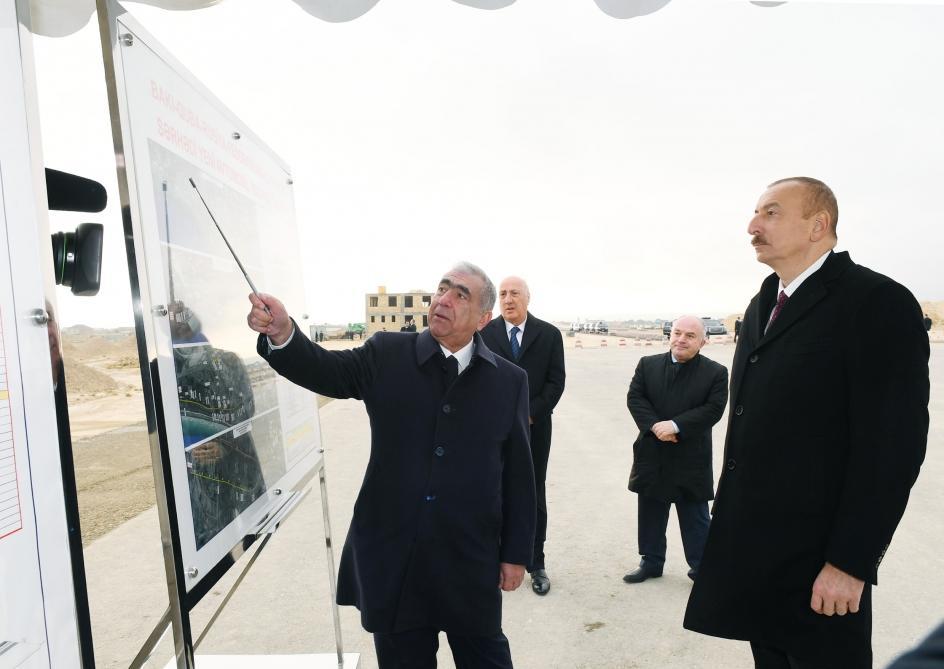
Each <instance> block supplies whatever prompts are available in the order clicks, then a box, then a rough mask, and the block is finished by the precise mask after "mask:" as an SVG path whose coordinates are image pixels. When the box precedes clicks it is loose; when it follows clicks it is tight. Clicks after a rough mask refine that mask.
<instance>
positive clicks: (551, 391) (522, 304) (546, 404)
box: [482, 276, 566, 595]
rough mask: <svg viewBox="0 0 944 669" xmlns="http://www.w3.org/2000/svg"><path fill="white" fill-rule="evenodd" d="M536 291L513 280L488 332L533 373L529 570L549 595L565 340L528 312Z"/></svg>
mask: <svg viewBox="0 0 944 669" xmlns="http://www.w3.org/2000/svg"><path fill="white" fill-rule="evenodd" d="M530 301H531V291H530V289H529V288H528V284H527V283H525V281H524V279H521V278H519V277H516V276H510V277H508V278H506V279H504V280H503V281H502V282H501V284H500V285H499V288H498V306H499V308H500V309H501V315H500V316H498V317H496V318H494V319H493V320H492V322H491V323H489V324H488V325H486V326H485V328H484V329H483V330H482V339H484V340H485V343H486V344H487V345H488V347H489V348H490V349H492V350H493V351H495V352H496V353H497V354H498V355H500V356H502V357H503V358H505V359H506V360H510V361H511V362H513V363H515V364H516V365H518V366H519V367H521V368H522V369H524V371H526V372H527V373H528V388H529V396H530V397H529V400H530V409H529V416H530V418H529V422H530V424H531V459H532V462H533V464H534V483H535V486H536V488H537V513H538V515H537V531H536V532H535V535H534V557H533V558H532V560H531V563H530V564H529V565H528V573H530V574H531V589H532V590H533V591H534V593H535V594H538V595H546V594H547V593H548V591H550V589H551V579H550V577H549V576H548V575H547V569H546V566H545V564H544V542H545V541H546V540H547V494H546V492H545V479H546V478H547V463H548V459H549V456H550V453H551V413H552V412H553V411H554V407H556V406H557V403H558V402H559V401H560V398H561V395H563V394H564V379H565V376H566V374H565V372H564V338H563V337H562V336H561V333H560V330H558V329H557V328H556V327H555V326H553V325H551V324H550V323H548V322H546V321H542V320H541V319H539V318H537V317H535V316H534V315H532V314H531V312H529V311H528V304H529V303H530Z"/></svg>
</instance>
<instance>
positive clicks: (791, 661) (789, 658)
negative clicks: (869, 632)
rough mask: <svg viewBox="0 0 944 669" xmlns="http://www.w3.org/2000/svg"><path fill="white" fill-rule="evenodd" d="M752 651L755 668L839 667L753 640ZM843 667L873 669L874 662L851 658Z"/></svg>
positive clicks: (817, 668)
mask: <svg viewBox="0 0 944 669" xmlns="http://www.w3.org/2000/svg"><path fill="white" fill-rule="evenodd" d="M751 652H752V653H753V654H754V669H839V668H838V667H836V666H834V664H833V663H829V664H823V663H822V662H810V661H807V660H800V659H798V658H796V657H794V656H793V655H790V654H789V653H787V652H785V651H782V650H779V649H777V648H774V647H773V646H767V645H765V644H760V643H755V642H754V641H751ZM842 669H872V662H871V661H868V662H865V663H864V664H863V663H861V662H858V663H857V662H854V661H853V660H852V659H851V658H849V659H847V660H844V661H843V664H842Z"/></svg>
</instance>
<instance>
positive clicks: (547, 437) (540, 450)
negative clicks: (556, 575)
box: [528, 416, 551, 571]
mask: <svg viewBox="0 0 944 669" xmlns="http://www.w3.org/2000/svg"><path fill="white" fill-rule="evenodd" d="M550 455H551V417H550V416H545V417H544V418H539V419H537V420H536V421H534V424H533V425H532V426H531V460H532V462H533V463H534V492H535V499H536V501H537V512H538V513H537V524H536V526H535V528H534V554H533V556H532V558H531V564H529V565H528V571H534V570H535V569H544V542H545V540H547V495H546V494H545V492H544V479H546V478H547V461H548V459H549V458H550Z"/></svg>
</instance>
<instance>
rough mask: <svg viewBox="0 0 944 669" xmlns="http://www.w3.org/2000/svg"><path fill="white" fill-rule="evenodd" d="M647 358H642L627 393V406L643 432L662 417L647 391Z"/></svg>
mask: <svg viewBox="0 0 944 669" xmlns="http://www.w3.org/2000/svg"><path fill="white" fill-rule="evenodd" d="M645 362H646V360H645V358H643V359H641V360H640V361H639V363H638V364H637V365H636V372H635V374H633V380H632V381H630V383H629V392H628V393H626V406H627V407H629V413H630V414H631V415H632V417H633V420H634V421H636V427H638V428H639V431H640V432H642V433H645V432H648V431H649V430H651V429H652V426H653V425H655V424H656V423H658V422H659V421H660V420H662V419H661V418H659V415H658V414H657V413H656V410H655V407H653V406H652V402H650V401H649V395H648V393H647V392H646V370H645V369H643V367H645Z"/></svg>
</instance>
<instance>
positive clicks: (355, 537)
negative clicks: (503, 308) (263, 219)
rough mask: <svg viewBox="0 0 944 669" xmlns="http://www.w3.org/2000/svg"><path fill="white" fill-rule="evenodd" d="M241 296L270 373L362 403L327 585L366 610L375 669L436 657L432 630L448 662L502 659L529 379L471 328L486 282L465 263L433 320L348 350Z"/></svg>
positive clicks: (530, 488) (489, 303)
mask: <svg viewBox="0 0 944 669" xmlns="http://www.w3.org/2000/svg"><path fill="white" fill-rule="evenodd" d="M249 299H250V301H251V302H252V310H251V311H250V313H249V316H248V319H247V320H248V323H249V326H250V327H251V328H252V329H253V330H255V331H256V332H259V333H260V337H259V341H258V351H259V354H260V355H261V356H262V357H263V358H265V359H266V360H267V361H268V362H269V364H270V365H271V366H272V367H273V368H274V369H275V370H276V371H277V372H278V373H279V374H281V375H283V376H284V377H286V378H287V379H289V380H290V381H293V382H295V383H298V384H299V385H301V386H304V387H305V388H308V389H309V390H312V391H314V392H317V393H319V394H322V395H325V396H328V397H335V398H356V399H363V400H364V404H365V405H366V407H367V413H368V415H369V417H370V424H371V428H372V432H371V450H370V460H369V462H368V464H367V473H366V475H365V477H364V482H363V484H362V486H361V491H360V494H359V495H358V498H357V502H356V504H355V506H354V517H353V519H352V521H351V528H350V530H349V532H348V535H347V540H346V541H345V543H344V550H343V551H342V553H341V565H340V570H339V573H338V595H337V597H338V603H339V604H349V605H354V606H356V607H357V608H358V609H360V612H361V623H362V624H363V626H364V629H366V630H367V631H368V632H372V633H373V635H374V645H375V647H376V649H377V659H378V662H379V665H380V667H381V669H387V668H391V667H435V666H436V650H437V648H438V646H439V641H438V635H439V632H440V631H443V632H446V634H447V636H448V639H449V645H450V647H451V648H452V654H453V657H454V658H455V664H456V666H457V667H496V668H497V667H502V668H508V669H510V668H511V666H512V662H511V651H510V649H509V646H508V639H507V638H506V637H505V635H504V634H503V633H502V630H501V604H502V598H501V591H502V590H505V591H511V590H515V589H516V588H517V587H518V586H519V585H520V584H521V582H522V580H523V578H524V571H525V565H527V564H530V562H531V550H532V547H533V544H534V473H533V471H532V468H531V453H530V450H529V449H528V380H527V375H526V374H525V373H524V372H523V371H522V370H520V369H518V368H517V367H515V366H514V365H512V364H510V363H509V362H507V361H506V360H503V359H502V358H501V357H499V356H496V355H495V354H494V353H492V351H491V350H489V348H488V347H487V346H486V345H485V342H484V341H483V340H482V337H481V336H479V334H478V332H477V331H478V330H479V329H481V328H482V327H484V326H485V325H486V323H488V321H489V318H490V317H491V312H492V307H493V306H494V304H495V286H494V284H492V282H491V281H490V280H489V279H488V277H487V276H486V275H485V273H484V272H483V271H482V270H481V269H479V268H478V267H476V266H475V265H471V264H468V263H460V264H459V265H456V266H455V267H454V268H453V269H451V270H450V271H448V272H447V273H446V274H445V275H444V276H443V277H442V279H440V281H439V286H438V288H437V290H436V293H435V295H434V296H433V299H432V302H431V304H430V307H429V328H428V329H426V330H424V331H423V332H421V333H410V334H409V335H408V336H404V335H403V334H401V333H399V332H397V333H382V332H378V333H376V334H375V335H374V336H373V337H371V338H370V339H369V340H368V341H367V343H366V344H364V345H363V346H359V347H357V348H355V349H352V350H345V351H325V350H324V349H322V348H321V347H320V346H317V345H315V344H312V343H311V342H310V341H309V340H308V339H307V338H306V337H305V336H304V335H302V334H301V331H300V330H299V329H298V328H297V327H296V326H295V324H294V321H292V320H291V319H290V318H289V316H288V314H287V313H286V312H285V307H284V306H282V303H281V302H279V301H278V300H277V299H275V298H274V297H271V296H269V295H261V296H255V295H250V297H249ZM266 306H267V307H268V310H269V312H271V313H268V312H267V311H265V310H264V307H266ZM404 389H408V390H409V392H404Z"/></svg>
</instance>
